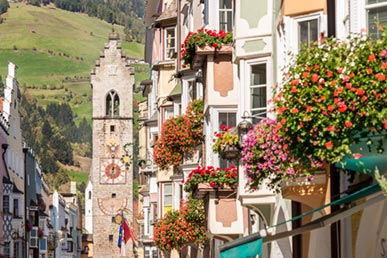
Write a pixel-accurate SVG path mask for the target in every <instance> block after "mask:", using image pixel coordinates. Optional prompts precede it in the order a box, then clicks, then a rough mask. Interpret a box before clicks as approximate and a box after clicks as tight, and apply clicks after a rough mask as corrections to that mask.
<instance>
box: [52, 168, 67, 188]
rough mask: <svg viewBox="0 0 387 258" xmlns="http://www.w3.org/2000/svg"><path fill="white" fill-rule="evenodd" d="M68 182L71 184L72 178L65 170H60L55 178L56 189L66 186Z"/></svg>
mask: <svg viewBox="0 0 387 258" xmlns="http://www.w3.org/2000/svg"><path fill="white" fill-rule="evenodd" d="M68 182H70V177H69V176H68V174H67V172H66V171H65V170H63V169H59V171H58V173H56V175H55V178H54V182H53V184H54V188H55V189H59V188H60V187H61V186H62V185H65V184H67V183H68Z"/></svg>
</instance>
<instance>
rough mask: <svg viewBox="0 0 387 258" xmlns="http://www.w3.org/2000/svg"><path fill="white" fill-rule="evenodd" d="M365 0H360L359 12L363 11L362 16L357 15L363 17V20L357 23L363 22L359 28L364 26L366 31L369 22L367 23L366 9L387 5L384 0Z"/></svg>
mask: <svg viewBox="0 0 387 258" xmlns="http://www.w3.org/2000/svg"><path fill="white" fill-rule="evenodd" d="M366 2H367V0H362V1H361V3H360V4H359V6H360V12H364V15H363V16H359V17H364V20H363V21H359V24H363V26H361V27H360V28H366V29H367V32H369V31H370V30H369V28H370V24H369V23H368V10H371V9H375V8H378V7H387V1H386V2H381V3H375V4H367V3H366Z"/></svg>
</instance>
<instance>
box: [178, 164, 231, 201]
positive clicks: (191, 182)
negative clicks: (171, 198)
mask: <svg viewBox="0 0 387 258" xmlns="http://www.w3.org/2000/svg"><path fill="white" fill-rule="evenodd" d="M237 178H238V170H237V168H236V167H235V166H234V165H231V166H230V167H227V168H225V169H220V168H218V167H213V166H207V167H201V166H199V167H198V168H196V169H194V170H192V171H191V172H190V173H189V175H188V177H187V180H185V181H184V191H186V192H188V193H191V194H193V195H194V196H195V197H198V195H197V193H196V192H197V191H198V190H199V188H201V187H203V188H205V189H218V188H228V189H230V188H232V191H234V189H233V188H234V187H236V185H237ZM204 191H206V190H204Z"/></svg>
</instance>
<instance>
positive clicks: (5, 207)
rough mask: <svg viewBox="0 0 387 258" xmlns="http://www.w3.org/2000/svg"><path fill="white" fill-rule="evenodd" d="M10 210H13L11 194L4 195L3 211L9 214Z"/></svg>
mask: <svg viewBox="0 0 387 258" xmlns="http://www.w3.org/2000/svg"><path fill="white" fill-rule="evenodd" d="M6 204H7V205H6ZM10 211H11V207H10V196H9V195H3V213H4V214H9V213H10Z"/></svg>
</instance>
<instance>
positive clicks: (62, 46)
mask: <svg viewBox="0 0 387 258" xmlns="http://www.w3.org/2000/svg"><path fill="white" fill-rule="evenodd" d="M2 17H3V18H5V20H4V21H3V23H1V24H0V75H1V76H3V81H4V77H5V75H6V74H7V64H8V61H11V62H13V63H15V64H16V65H17V66H18V77H17V78H18V81H19V83H20V84H21V86H22V88H26V89H27V90H28V92H29V94H30V95H32V96H35V97H36V98H37V99H38V103H39V105H42V106H45V105H46V104H47V103H48V102H52V101H55V102H64V101H65V102H68V103H70V104H71V107H72V109H73V111H74V112H75V113H76V114H77V118H76V121H78V122H79V121H80V120H81V119H82V117H84V116H85V117H87V118H88V119H89V117H90V116H91V89H90V80H89V76H90V71H91V69H92V68H93V67H94V63H95V61H96V60H97V59H98V58H99V53H100V52H101V51H102V50H103V47H104V44H105V43H106V42H107V41H108V35H109V33H110V32H111V31H112V25H111V24H108V23H106V22H104V21H102V20H99V19H97V18H93V17H89V16H87V15H85V14H80V13H73V12H69V11H64V10H60V9H55V8H53V7H35V6H32V5H26V4H23V3H10V8H9V9H8V12H7V13H6V14H4V15H2ZM114 29H115V30H116V31H117V32H118V33H120V34H122V33H123V27H121V26H117V25H114ZM122 48H123V50H124V52H125V53H126V54H127V56H128V57H132V58H138V59H142V58H143V51H144V46H143V45H141V44H138V43H134V42H122ZM138 67H141V69H139V71H140V73H139V74H136V80H140V79H142V78H146V77H147V67H146V65H143V66H141V65H139V66H138ZM136 70H137V69H136ZM137 83H138V81H137ZM24 86H25V87H24Z"/></svg>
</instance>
